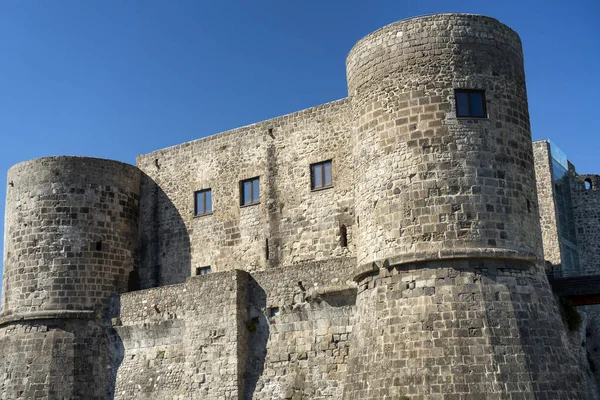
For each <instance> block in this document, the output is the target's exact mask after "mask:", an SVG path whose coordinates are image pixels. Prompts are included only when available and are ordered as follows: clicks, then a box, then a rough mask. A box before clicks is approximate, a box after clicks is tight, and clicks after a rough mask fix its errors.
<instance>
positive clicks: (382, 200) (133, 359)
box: [0, 14, 600, 400]
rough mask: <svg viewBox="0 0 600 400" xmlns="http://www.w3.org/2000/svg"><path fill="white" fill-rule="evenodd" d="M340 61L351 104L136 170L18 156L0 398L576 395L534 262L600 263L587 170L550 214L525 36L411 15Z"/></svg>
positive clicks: (587, 267) (226, 136)
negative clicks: (533, 121)
mask: <svg viewBox="0 0 600 400" xmlns="http://www.w3.org/2000/svg"><path fill="white" fill-rule="evenodd" d="M346 66H347V78H348V98H346V99H343V100H339V101H335V102H331V103H327V104H324V105H321V106H317V107H313V108H310V109H307V110H303V111H300V112H297V113H293V114H289V115H285V116H282V117H278V118H274V119H272V120H268V121H264V122H260V123H257V124H253V125H249V126H246V127H242V128H238V129H234V130H232V131H228V132H224V133H221V134H218V135H214V136H210V137H207V138H203V139H199V140H196V141H193V142H189V143H184V144H181V145H178V146H174V147H170V148H167V149H163V150H159V151H156V152H153V153H150V154H146V155H142V156H139V157H138V158H137V166H131V165H126V164H123V163H120V162H116V161H110V160H102V159H93V158H83V157H48V158H41V159H35V160H31V161H26V162H23V163H20V164H17V165H15V166H14V167H13V168H11V169H10V170H9V173H8V188H7V207H6V225H5V226H6V228H5V229H6V233H5V258H4V260H5V261H4V266H5V271H4V279H3V292H2V314H1V318H0V351H1V353H2V359H1V360H0V378H1V379H0V393H1V395H0V398H2V399H15V398H27V399H30V398H31V399H140V398H147V399H215V400H216V399H273V400H275V399H311V400H317V399H344V400H375V399H378V400H379V399H394V400H398V399H411V400H418V399H440V400H441V399H444V400H451V399H452V400H454V399H456V400H458V399H533V398H536V399H537V398H539V399H542V398H544V399H584V398H586V385H585V384H584V382H585V377H583V375H582V371H581V368H580V367H579V364H578V363H577V362H576V361H575V359H576V357H575V356H574V355H573V351H572V350H571V347H572V346H571V345H570V342H569V337H568V334H567V331H566V329H565V326H564V324H563V321H562V319H561V315H560V312H559V306H558V304H557V302H556V299H555V296H554V295H553V293H552V290H551V288H550V286H549V283H548V279H547V277H546V269H547V265H546V261H545V260H548V261H549V262H550V263H551V264H552V268H554V269H558V268H559V267H560V268H561V270H564V271H566V272H565V273H567V274H568V273H570V272H569V271H572V272H573V273H575V271H579V272H581V271H587V272H586V273H590V274H592V273H594V271H595V270H597V269H598V267H599V265H598V261H597V260H598V257H599V255H600V252H599V251H598V249H597V248H596V247H595V246H597V244H596V243H600V241H597V240H595V235H596V233H597V232H598V229H597V228H598V226H600V225H597V224H596V222H594V221H593V220H592V221H591V222H590V221H589V215H590V212H596V210H597V207H594V204H596V203H594V202H595V200H594V201H591V202H590V201H586V200H585V199H586V198H587V199H588V200H589V199H591V198H594V199H595V198H596V197H595V196H597V193H598V192H596V191H595V190H594V189H596V188H597V187H598V186H599V185H600V180H598V179H596V177H595V176H583V177H579V176H577V175H576V173H575V172H574V169H573V170H572V171H571V172H565V173H566V174H567V175H569V174H570V175H569V176H572V177H573V179H571V180H570V181H569V182H570V183H568V184H565V185H567V186H569V185H570V186H569V189H568V190H566V189H565V191H564V193H567V192H568V193H569V196H571V194H572V197H571V203H570V205H569V204H567V205H566V206H564V207H563V205H564V204H566V203H564V201H563V200H564V196H566V195H564V196H563V195H562V194H561V193H563V192H560V193H558V191H559V189H557V188H558V186H556V185H555V182H556V181H557V180H558V179H560V177H559V178H557V176H558V175H557V173H556V171H557V170H556V169H555V170H552V160H553V158H552V157H551V154H550V147H549V144H548V143H547V142H545V141H544V142H537V143H536V144H535V145H532V141H531V132H530V126H529V113H528V105H527V96H526V89H525V75H524V68H523V54H522V49H521V42H520V39H519V37H518V35H517V34H516V33H515V32H514V31H512V30H511V29H510V28H508V27H507V26H505V25H503V24H501V23H500V22H498V21H496V20H495V19H493V18H489V17H485V16H479V15H469V14H436V15H430V16H424V17H418V18H412V19H408V20H404V21H400V22H396V23H393V24H391V25H388V26H386V27H383V28H381V29H380V30H378V31H376V32H374V33H372V34H370V35H368V36H366V37H365V38H363V39H361V40H360V41H359V42H358V43H357V44H356V45H355V46H354V47H353V48H352V50H351V51H350V53H349V55H348V57H347V60H346ZM534 149H535V158H534ZM561 165H563V164H561ZM565 171H568V166H567V168H566V169H565ZM536 174H537V175H538V176H537V180H536ZM586 181H589V182H588V183H589V184H590V185H591V189H586V186H585V185H586ZM536 184H537V187H536ZM579 192H581V193H582V194H581V196H579V195H576V194H574V193H579ZM538 193H541V197H540V199H539V201H538ZM559 194H561V196H562V197H560V196H559ZM578 199H579V200H578ZM581 199H583V200H581ZM561 207H562V208H561ZM569 210H570V211H569ZM568 212H571V213H575V214H574V215H578V216H579V217H577V218H575V219H569V216H568V215H567V216H565V214H564V213H568ZM586 216H587V217H588V218H587V219H586ZM540 221H541V223H540ZM561 221H562V222H561ZM573 221H575V222H573ZM571 222H573V226H572V227H571V226H568V224H569V223H571ZM586 224H587V225H586ZM542 227H543V229H542ZM542 231H543V234H542ZM580 231H581V232H580ZM570 234H573V236H572V237H571V236H569V235H570ZM573 238H575V240H574V241H573V240H571V239H573ZM570 240H571V241H570ZM578 246H579V247H578ZM581 246H583V247H581ZM546 248H548V250H547V249H546ZM567 265H568V266H567Z"/></svg>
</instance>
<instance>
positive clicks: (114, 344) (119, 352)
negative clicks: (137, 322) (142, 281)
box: [105, 294, 125, 399]
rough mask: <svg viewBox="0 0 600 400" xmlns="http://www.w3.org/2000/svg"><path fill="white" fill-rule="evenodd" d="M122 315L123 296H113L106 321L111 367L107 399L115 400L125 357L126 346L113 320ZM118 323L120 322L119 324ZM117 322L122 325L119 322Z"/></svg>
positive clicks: (109, 363)
mask: <svg viewBox="0 0 600 400" xmlns="http://www.w3.org/2000/svg"><path fill="white" fill-rule="evenodd" d="M120 313H121V296H120V295H117V294H115V295H113V296H111V298H110V301H109V308H108V317H107V319H106V321H105V324H106V335H107V338H108V347H109V351H108V352H106V353H107V354H108V357H109V359H108V365H110V372H109V373H110V376H109V381H108V385H107V388H106V389H107V397H106V398H108V399H113V398H114V396H115V387H116V384H117V372H118V371H119V367H120V366H121V363H122V362H123V358H124V357H125V346H124V345H123V341H122V340H121V337H120V336H119V333H118V332H117V331H116V330H115V329H114V328H113V327H112V321H113V318H118V317H119V315H120ZM117 321H118V322H117ZM115 322H117V323H120V321H119V320H115Z"/></svg>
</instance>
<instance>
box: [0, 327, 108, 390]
mask: <svg viewBox="0 0 600 400" xmlns="http://www.w3.org/2000/svg"><path fill="white" fill-rule="evenodd" d="M2 322H3V323H2V326H1V327H0V350H1V356H0V398H1V399H3V400H4V399H22V398H26V399H90V400H105V399H110V398H112V397H113V394H112V388H113V385H114V380H113V371H114V370H113V367H114V365H116V364H118V363H119V361H120V360H118V359H114V358H113V355H114V354H115V353H114V352H113V351H111V343H112V342H114V338H113V337H112V336H111V334H110V331H109V330H106V329H104V327H102V326H100V325H98V324H96V323H94V322H93V321H86V320H77V319H73V318H66V319H56V318H53V319H45V320H43V319H42V320H36V321H24V322H10V323H5V322H4V321H2Z"/></svg>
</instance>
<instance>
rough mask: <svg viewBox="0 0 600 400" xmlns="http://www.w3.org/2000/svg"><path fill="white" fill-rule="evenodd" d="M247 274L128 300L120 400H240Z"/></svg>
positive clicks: (123, 300)
mask: <svg viewBox="0 0 600 400" xmlns="http://www.w3.org/2000/svg"><path fill="white" fill-rule="evenodd" d="M247 279H248V277H247V274H245V273H244V272H242V271H238V270H233V271H228V272H224V273H217V274H211V275H207V276H202V277H195V278H191V279H189V280H188V281H187V282H186V283H185V284H180V285H173V286H167V287H162V288H155V289H148V290H144V291H138V292H133V293H128V294H125V295H122V296H121V297H120V304H118V305H117V306H116V307H117V310H116V311H117V314H116V315H118V317H115V320H113V321H115V322H114V324H115V325H116V326H115V329H116V330H117V333H118V335H119V337H120V339H121V340H122V343H123V361H122V363H121V365H120V367H119V373H118V376H117V381H116V388H115V399H135V398H165V399H166V398H169V399H177V398H181V399H187V398H189V397H190V396H192V395H193V394H195V395H193V396H194V397H198V398H211V399H240V398H242V396H241V392H242V388H243V376H244V367H245V365H246V363H245V359H246V356H245V352H246V348H247V343H248V339H247V336H248V333H247V328H246V322H247V317H246V310H247V300H248V294H247V287H248V285H247Z"/></svg>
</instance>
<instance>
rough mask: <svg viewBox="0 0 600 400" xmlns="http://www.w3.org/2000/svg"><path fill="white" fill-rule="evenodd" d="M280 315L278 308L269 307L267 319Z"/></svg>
mask: <svg viewBox="0 0 600 400" xmlns="http://www.w3.org/2000/svg"><path fill="white" fill-rule="evenodd" d="M279 314H280V311H279V307H271V308H270V309H269V317H271V318H272V317H276V316H278V315H279Z"/></svg>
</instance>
